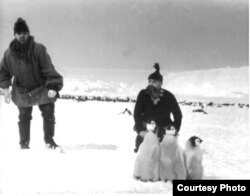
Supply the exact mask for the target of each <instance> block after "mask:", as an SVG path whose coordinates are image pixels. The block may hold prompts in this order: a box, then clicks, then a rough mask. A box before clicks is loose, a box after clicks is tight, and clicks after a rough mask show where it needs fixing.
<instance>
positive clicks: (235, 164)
mask: <svg viewBox="0 0 250 196" xmlns="http://www.w3.org/2000/svg"><path fill="white" fill-rule="evenodd" d="M1 99H2V96H0V191H1V192H2V193H3V195H25V196H26V195H40V196H41V195H85V194H91V193H105V194H111V193H124V194H133V193H154V194H161V195H172V185H171V183H169V182H168V183H164V182H156V183H151V182H148V183H144V182H139V181H135V180H134V179H133V178H132V172H133V164H134V160H135V157H136V155H135V154H134V153H133V148H134V139H135V133H134V132H133V131H132V127H133V118H132V117H131V116H129V115H121V114H119V113H120V112H122V111H123V110H124V108H128V109H130V110H132V111H133V107H134V104H133V103H110V102H108V103H105V102H94V101H89V102H75V101H72V100H59V101H58V102H57V104H56V121H57V124H56V137H55V139H56V142H58V143H59V144H61V145H62V146H63V147H64V151H65V153H60V152H53V151H48V150H45V149H44V144H43V140H42V137H43V134H42V118H41V117H40V111H39V110H38V109H37V107H35V108H34V111H33V120H32V125H31V129H32V131H31V149H30V150H28V151H21V150H19V146H18V129H17V116H18V113H17V109H16V107H15V106H14V105H13V104H11V105H6V104H3V103H2V100H1ZM181 109H182V112H183V116H184V118H183V124H182V129H181V132H180V133H181V134H180V136H179V142H180V145H181V146H184V143H185V141H186V140H187V139H188V138H189V137H190V136H192V135H198V136H200V137H201V138H202V139H203V140H204V143H203V148H204V150H205V154H204V162H203V163H204V169H205V178H207V179H223V178H226V179H247V178H249V177H250V170H249V164H250V158H249V152H250V150H249V139H250V136H249V120H248V119H249V110H248V109H247V108H242V109H240V108H239V107H236V106H235V107H222V108H217V107H209V108H206V111H207V112H208V115H202V114H199V113H193V112H192V110H193V109H194V108H193V107H190V106H181ZM13 187H14V188H13Z"/></svg>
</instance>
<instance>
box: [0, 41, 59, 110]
mask: <svg viewBox="0 0 250 196" xmlns="http://www.w3.org/2000/svg"><path fill="white" fill-rule="evenodd" d="M15 42H16V40H13V41H12V42H11V44H10V47H9V48H8V49H7V50H6V51H5V53H4V57H3V59H2V61H1V64H0V88H3V89H6V88H9V87H10V86H11V85H12V93H11V94H12V100H13V102H14V103H15V104H16V105H17V106H20V107H29V106H33V105H42V104H46V103H50V102H54V101H56V98H53V99H51V98H49V97H48V90H49V89H51V90H55V91H57V92H58V91H60V90H61V89H62V87H63V78H62V76H61V75H60V74H59V73H58V72H57V71H56V70H55V68H54V66H53V64H52V62H51V59H50V56H49V55H48V53H47V51H46V48H45V47H44V46H43V45H42V44H39V43H36V42H35V41H34V38H33V37H32V36H30V37H29V42H28V46H27V47H28V49H27V51H28V52H27V54H25V55H24V56H25V57H23V56H21V55H19V56H18V52H17V51H16V50H15Z"/></svg>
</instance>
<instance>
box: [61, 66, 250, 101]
mask: <svg viewBox="0 0 250 196" xmlns="http://www.w3.org/2000/svg"><path fill="white" fill-rule="evenodd" d="M81 73H82V74H81ZM88 74H90V77H88V76H87V75H88ZM98 74H99V75H96V76H92V77H91V73H88V72H86V71H84V70H82V71H81V70H78V72H77V74H73V75H74V76H72V77H69V76H66V77H65V82H64V83H65V86H64V88H63V90H62V92H61V93H62V94H73V95H91V96H110V97H116V96H118V97H131V98H136V96H137V94H138V92H139V90H140V89H142V88H145V87H146V85H147V77H148V74H147V73H145V72H141V74H140V73H138V72H133V71H130V72H125V73H122V70H121V73H119V72H112V71H109V70H106V71H105V70H103V72H99V73H98ZM102 75H110V77H102ZM112 75H114V76H115V77H112ZM163 75H164V83H163V87H164V88H166V89H168V90H170V91H171V92H173V93H174V94H177V95H178V97H180V98H184V97H186V96H190V97H194V96H198V97H213V98H220V97H223V98H226V97H227V98H236V99H248V94H249V67H248V66H245V67H240V68H219V69H211V70H196V71H186V72H178V73H168V74H164V73H163ZM126 76H127V77H126ZM128 76H129V77H128Z"/></svg>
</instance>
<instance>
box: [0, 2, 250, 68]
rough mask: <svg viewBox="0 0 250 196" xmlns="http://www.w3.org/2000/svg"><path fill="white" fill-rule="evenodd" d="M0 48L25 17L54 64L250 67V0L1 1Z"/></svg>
mask: <svg viewBox="0 0 250 196" xmlns="http://www.w3.org/2000/svg"><path fill="white" fill-rule="evenodd" d="M0 2H1V3H0V36H1V38H0V41H1V44H0V52H1V56H2V54H3V51H4V50H5V49H6V48H7V47H8V45H9V42H10V41H11V40H12V39H13V25H14V22H15V21H16V19H17V18H18V17H23V18H24V19H25V20H26V21H27V24H28V25H29V28H30V32H31V34H32V35H34V36H35V40H36V41H37V42H40V43H43V44H44V45H45V46H46V47H47V49H48V52H49V53H50V55H51V57H52V60H53V62H54V64H55V66H57V67H60V68H63V69H67V70H70V69H72V68H78V67H84V68H95V69H112V68H117V69H133V70H145V69H146V70H147V69H151V68H152V67H151V66H152V65H153V63H154V62H159V63H160V65H161V66H162V69H163V70H165V71H170V72H173V71H174V72H178V71H183V70H194V69H209V68H215V67H228V66H230V67H238V66H246V65H248V0H119V1H118V0H83V1H80V0H40V1H39V0H0Z"/></svg>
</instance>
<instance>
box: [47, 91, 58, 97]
mask: <svg viewBox="0 0 250 196" xmlns="http://www.w3.org/2000/svg"><path fill="white" fill-rule="evenodd" d="M56 95H57V92H56V91H54V90H49V92H48V97H49V98H55V97H56Z"/></svg>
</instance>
